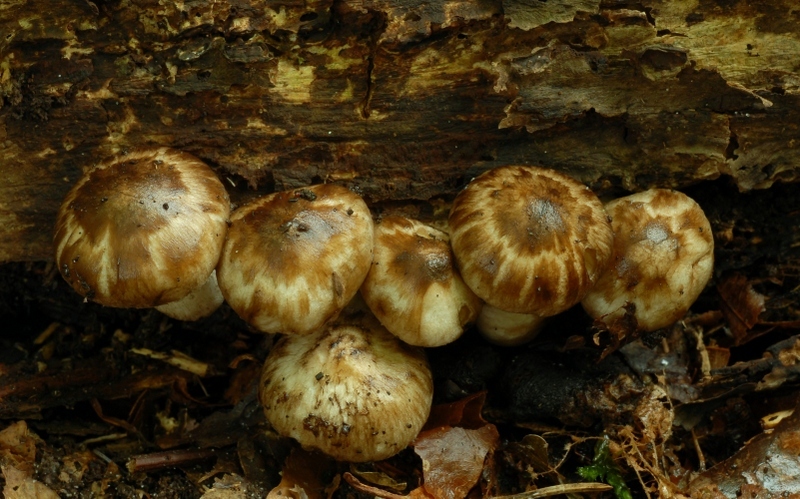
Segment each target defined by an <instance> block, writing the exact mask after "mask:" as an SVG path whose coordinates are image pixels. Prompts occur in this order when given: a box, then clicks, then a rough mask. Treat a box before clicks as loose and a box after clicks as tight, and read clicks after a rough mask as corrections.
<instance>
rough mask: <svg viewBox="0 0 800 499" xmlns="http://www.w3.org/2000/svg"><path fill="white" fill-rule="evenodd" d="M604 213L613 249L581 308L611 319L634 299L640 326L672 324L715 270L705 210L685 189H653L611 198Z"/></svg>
mask: <svg viewBox="0 0 800 499" xmlns="http://www.w3.org/2000/svg"><path fill="white" fill-rule="evenodd" d="M606 211H607V212H608V214H609V216H610V217H611V227H612V228H613V229H614V253H613V256H612V259H611V260H612V261H611V264H610V265H609V266H608V268H607V269H606V271H605V272H604V273H603V274H602V276H601V277H600V279H599V280H598V282H597V284H596V285H595V286H594V288H593V289H592V290H591V291H590V292H589V293H588V294H587V295H586V297H585V298H584V299H583V302H582V303H583V307H584V308H585V309H586V311H587V312H588V313H589V315H591V316H592V317H594V318H595V319H597V318H602V320H603V321H605V322H606V323H610V321H611V320H613V319H614V318H616V317H620V316H622V315H623V314H624V310H623V307H624V305H625V304H626V303H632V304H634V305H636V320H637V322H638V325H639V329H641V330H643V331H654V330H656V329H659V328H662V327H666V326H669V325H670V324H673V323H674V322H675V321H677V320H679V319H680V318H681V317H683V316H684V315H685V314H686V312H687V311H688V310H689V307H691V305H692V303H694V301H695V300H696V299H697V297H698V296H699V295H700V292H701V291H703V288H705V286H706V284H707V283H708V280H709V279H710V278H711V272H712V271H713V268H714V238H713V236H712V234H711V225H710V224H709V222H708V219H707V218H706V216H705V214H704V213H703V210H702V209H701V208H700V206H699V205H698V204H697V203H696V202H694V200H692V199H691V198H690V197H688V196H686V195H685V194H683V193H680V192H677V191H673V190H668V189H651V190H649V191H645V192H640V193H637V194H633V195H631V196H627V197H623V198H619V199H616V200H614V201H611V202H610V203H608V204H607V205H606Z"/></svg>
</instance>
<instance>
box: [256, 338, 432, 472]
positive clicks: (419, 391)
mask: <svg viewBox="0 0 800 499" xmlns="http://www.w3.org/2000/svg"><path fill="white" fill-rule="evenodd" d="M432 398H433V377H432V375H431V372H430V369H429V368H428V362H427V360H426V358H425V354H424V352H423V351H422V349H419V348H415V347H411V346H408V345H406V344H404V343H403V342H401V341H400V340H399V339H397V338H396V337H394V336H392V335H391V334H389V332H388V331H386V330H385V329H384V328H383V327H381V326H380V325H379V324H377V323H376V324H375V325H374V327H370V326H366V325H359V326H348V325H344V326H335V327H330V328H327V329H323V330H320V331H317V332H315V333H313V334H310V335H305V336H284V337H283V338H282V339H281V340H280V341H279V342H278V343H277V344H276V345H275V346H274V347H273V349H272V351H271V352H270V354H269V356H268V357H267V360H266V361H265V363H264V370H263V372H262V375H261V383H260V385H259V399H260V400H261V404H262V406H263V407H264V412H265V414H266V417H267V420H268V421H269V422H270V424H271V425H272V426H273V428H275V430H276V431H277V432H278V433H279V434H281V435H284V436H288V437H292V438H294V439H296V440H297V441H298V442H300V444H301V445H302V446H303V447H306V448H316V449H319V450H321V451H322V452H324V453H326V454H328V455H330V456H332V457H334V458H336V459H339V460H343V461H352V462H364V461H375V460H380V459H386V458H388V457H390V456H393V455H394V454H396V453H398V452H400V451H401V450H403V449H405V448H406V447H407V446H408V445H409V444H410V443H411V442H412V441H413V440H414V438H415V437H416V436H417V434H418V433H419V431H420V429H422V426H423V425H424V424H425V421H426V419H427V418H428V415H429V413H430V408H431V401H432Z"/></svg>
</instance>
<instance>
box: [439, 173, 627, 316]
mask: <svg viewBox="0 0 800 499" xmlns="http://www.w3.org/2000/svg"><path fill="white" fill-rule="evenodd" d="M449 223H450V244H451V246H452V248H453V253H454V254H455V257H456V260H457V262H458V267H459V269H460V270H461V276H462V277H463V279H464V282H466V283H467V285H468V286H469V287H470V288H471V289H472V290H473V291H474V292H475V294H477V295H478V296H479V297H480V298H482V299H483V300H484V301H486V303H488V304H490V305H492V306H494V307H496V308H498V309H500V310H504V311H506V312H515V313H523V314H537V315H539V316H542V317H547V316H551V315H555V314H557V313H560V312H562V311H564V310H566V309H568V308H570V307H571V306H573V305H575V304H576V303H578V302H579V301H580V300H581V299H582V298H583V296H584V295H585V294H586V292H587V291H588V289H589V288H590V287H591V286H592V285H593V284H594V282H595V281H596V279H597V277H598V276H599V274H600V272H601V271H602V270H603V268H604V266H605V265H606V262H607V261H608V258H609V256H610V255H611V244H612V234H611V227H610V225H609V223H608V217H607V216H606V213H605V210H604V209H603V205H602V203H601V202H600V200H599V199H598V198H597V196H596V195H595V194H594V193H593V192H592V191H591V190H590V189H589V188H588V187H586V186H585V185H583V184H581V183H580V182H578V181H577V180H575V179H573V178H571V177H569V176H567V175H564V174H562V173H559V172H556V171H553V170H547V169H544V168H537V167H531V166H506V167H501V168H496V169H494V170H490V171H487V172H486V173H484V174H482V175H480V176H479V177H477V178H475V179H474V180H473V181H472V182H470V183H469V185H467V187H466V188H465V189H464V190H463V191H461V192H460V193H459V194H458V196H456V199H455V201H454V202H453V207H452V209H451V211H450V218H449Z"/></svg>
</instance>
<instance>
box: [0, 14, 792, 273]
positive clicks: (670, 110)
mask: <svg viewBox="0 0 800 499" xmlns="http://www.w3.org/2000/svg"><path fill="white" fill-rule="evenodd" d="M797 25H798V23H797V12H796V5H795V2H794V1H793V0H778V1H774V2H742V1H735V0H734V1H728V0H724V1H723V0H700V1H697V0H692V1H689V0H683V1H667V0H642V1H638V2H626V1H619V0H603V1H601V0H579V1H565V0H552V1H548V2H540V1H531V0H513V1H512V0H507V1H504V2H503V1H500V0H487V1H480V2H474V1H472V0H469V1H467V0H453V1H443V0H434V1H427V2H422V1H417V0H343V1H335V2H334V1H333V0H306V1H303V2H296V1H292V2H289V1H286V2H281V1H267V0H195V1H191V2H156V1H152V0H124V1H113V2H93V1H90V0H59V1H45V0H34V1H26V0H6V1H4V2H3V3H2V5H1V6H0V34H2V35H0V97H1V99H0V106H1V108H0V173H2V180H3V182H2V184H0V227H2V228H3V229H2V237H0V261H10V260H39V259H49V258H50V255H51V243H50V230H51V226H52V221H53V218H54V215H55V212H56V210H57V207H58V204H59V202H60V199H61V198H62V196H63V195H64V193H65V192H66V190H67V189H68V188H69V186H70V184H71V183H72V182H73V181H74V180H75V179H76V178H77V176H78V175H79V174H80V173H81V171H82V169H84V168H86V167H89V166H91V165H92V164H94V163H95V162H96V161H98V160H99V159H100V158H102V157H105V156H108V155H111V154H114V153H117V152H119V151H125V150H129V149H131V148H134V147H137V146H140V145H154V144H158V145H169V146H174V147H177V148H180V149H183V150H186V151H189V152H192V153H194V154H196V155H198V156H199V157H201V158H203V159H204V160H206V161H208V162H209V163H210V164H212V165H213V166H214V167H215V168H216V169H217V171H218V172H219V174H220V175H221V176H222V177H223V178H224V179H226V182H227V183H228V184H229V186H230V188H231V191H232V194H233V196H234V199H238V200H243V199H246V198H248V197H250V196H252V195H253V192H252V190H251V189H248V188H252V187H257V188H258V189H259V190H260V191H261V192H265V191H269V190H271V189H280V188H288V187H294V186H299V185H306V184H310V183H313V182H320V181H328V182H341V183H344V184H347V185H349V186H351V187H353V188H355V189H357V190H359V191H360V192H361V193H363V194H364V195H365V196H366V197H367V199H368V200H369V201H371V202H373V203H374V202H381V201H387V200H388V201H391V200H430V199H435V198H438V197H443V198H448V197H449V196H452V195H453V194H454V192H455V191H456V190H457V189H458V188H459V187H461V186H462V185H463V184H464V183H465V182H466V181H468V180H469V179H470V178H471V177H472V176H474V175H476V174H477V173H479V172H481V171H483V170H485V169H488V168H491V167H493V166H497V165H500V164H508V163H531V164H540V165H544V166H549V167H554V168H558V169H561V170H564V171H567V172H568V173H570V174H572V175H575V176H577V177H578V178H580V179H581V180H583V181H585V182H587V183H589V184H590V185H592V186H593V187H594V188H596V189H598V190H603V189H619V188H624V189H629V190H635V189H640V188H643V187H646V186H651V185H661V186H686V185H688V184H690V183H694V182H697V181H700V180H704V179H713V178H717V177H719V176H729V177H731V178H732V179H733V181H734V182H735V183H736V185H737V186H738V188H739V189H740V190H744V191H746V190H750V189H756V188H766V187H769V186H770V185H772V184H773V183H774V182H776V181H790V180H794V179H796V178H797V176H798V164H800V161H798V159H800V158H798V149H797V147H796V141H797V139H798V137H800V130H799V129H798V126H799V125H798V124H799V123H800V119H799V118H800V97H798V94H800V76H798V74H800V72H798V66H800V59H798V58H797V57H794V56H793V55H794V54H797V53H798V52H800V34H798V33H800V30H798V29H797Z"/></svg>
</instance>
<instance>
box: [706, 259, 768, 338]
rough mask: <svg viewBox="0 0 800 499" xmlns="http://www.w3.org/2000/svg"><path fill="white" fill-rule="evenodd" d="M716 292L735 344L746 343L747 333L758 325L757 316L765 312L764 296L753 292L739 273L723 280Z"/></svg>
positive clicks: (751, 287) (748, 283)
mask: <svg viewBox="0 0 800 499" xmlns="http://www.w3.org/2000/svg"><path fill="white" fill-rule="evenodd" d="M717 291H718V292H719V296H720V299H721V309H722V314H723V315H724V316H725V319H726V320H727V321H728V325H729V326H730V329H731V333H732V334H733V338H734V341H735V344H736V345H741V344H743V343H746V342H747V341H748V334H747V333H748V332H749V331H750V329H752V328H753V326H755V325H756V324H758V317H759V315H761V312H763V311H764V310H766V307H765V306H764V301H765V300H764V295H762V294H760V293H758V292H757V291H756V290H754V289H753V286H752V285H751V284H750V282H749V281H748V280H747V277H745V276H744V275H742V274H739V273H735V274H731V275H729V276H727V277H726V278H724V279H723V280H722V281H721V282H720V283H719V284H718V285H717Z"/></svg>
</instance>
